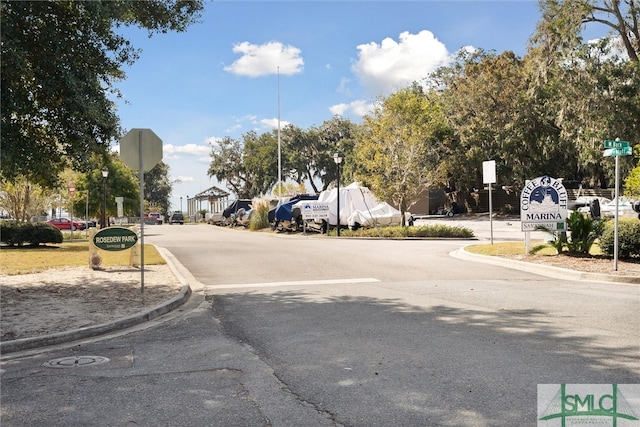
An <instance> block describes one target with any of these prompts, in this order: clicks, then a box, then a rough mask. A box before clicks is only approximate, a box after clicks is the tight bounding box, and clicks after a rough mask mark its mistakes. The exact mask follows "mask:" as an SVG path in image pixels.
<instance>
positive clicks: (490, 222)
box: [489, 183, 493, 245]
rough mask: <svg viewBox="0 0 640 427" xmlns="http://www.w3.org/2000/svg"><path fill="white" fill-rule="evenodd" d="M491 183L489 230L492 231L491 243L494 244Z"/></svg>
mask: <svg viewBox="0 0 640 427" xmlns="http://www.w3.org/2000/svg"><path fill="white" fill-rule="evenodd" d="M491 187H493V185H491V183H489V231H490V233H491V244H492V245H493V202H492V198H491Z"/></svg>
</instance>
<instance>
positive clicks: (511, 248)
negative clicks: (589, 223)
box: [465, 240, 602, 256]
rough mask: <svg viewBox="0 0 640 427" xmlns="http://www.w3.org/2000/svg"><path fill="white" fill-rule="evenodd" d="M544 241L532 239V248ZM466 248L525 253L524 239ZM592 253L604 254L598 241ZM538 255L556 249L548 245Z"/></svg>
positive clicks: (488, 252) (481, 251) (487, 252)
mask: <svg viewBox="0 0 640 427" xmlns="http://www.w3.org/2000/svg"><path fill="white" fill-rule="evenodd" d="M543 243H544V241H542V240H532V241H531V249H533V248H535V247H536V246H538V245H541V244H543ZM465 250H467V251H468V252H471V253H474V254H480V255H493V256H500V255H524V254H525V250H524V241H518V242H500V243H494V244H493V245H491V244H482V245H470V246H466V247H465ZM590 254H591V255H602V251H600V248H599V247H598V245H597V243H594V244H593V246H592V247H591V251H590ZM536 255H539V256H553V255H556V250H555V249H554V248H552V247H551V246H548V247H546V248H544V249H541V250H539V251H538V252H536Z"/></svg>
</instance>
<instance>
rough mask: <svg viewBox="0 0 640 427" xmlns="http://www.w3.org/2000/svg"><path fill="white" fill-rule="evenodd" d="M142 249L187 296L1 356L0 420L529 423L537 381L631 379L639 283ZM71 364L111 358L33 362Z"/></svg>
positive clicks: (468, 266)
mask: <svg viewBox="0 0 640 427" xmlns="http://www.w3.org/2000/svg"><path fill="white" fill-rule="evenodd" d="M147 242H151V243H155V244H157V245H158V246H161V247H164V248H167V249H168V250H169V251H170V252H171V253H172V254H173V256H175V257H176V258H177V260H179V262H180V263H181V264H182V265H183V266H184V268H180V269H179V271H181V273H182V274H184V275H185V277H186V278H187V279H189V280H190V281H191V282H192V284H193V287H194V290H195V292H194V294H195V295H194V297H193V298H192V301H191V302H190V303H188V306H187V307H185V308H184V309H183V310H181V312H180V313H173V315H172V316H171V317H170V318H169V319H162V321H158V322H152V324H151V325H147V326H145V327H144V328H138V329H137V330H133V331H128V332H126V333H121V334H118V335H113V336H110V337H105V338H103V339H100V340H94V341H90V342H84V343H79V344H75V345H68V346H62V347H59V348H56V349H53V350H50V351H48V352H46V353H38V354H34V355H29V356H22V357H17V358H15V359H11V360H8V361H5V362H4V363H3V364H2V376H1V379H2V388H1V390H0V391H1V398H2V418H1V419H0V421H1V424H2V425H3V426H23V425H29V426H37V425H42V426H45V425H46V426H84V425H113V426H121V425H144V426H158V425H167V426H173V425H176V426H178V425H179V426H367V427H369V426H514V425H518V426H534V425H537V418H538V405H539V404H540V403H539V402H537V385H538V384H559V383H570V384H596V383H621V384H629V383H631V384H638V383H640V362H639V359H638V355H639V354H640V326H639V325H640V310H639V309H638V308H639V307H640V288H639V287H638V286H629V285H613V284H604V283H593V282H571V281H562V280H557V279H549V278H547V277H544V276H539V275H535V274H531V273H526V272H521V271H518V270H512V269H508V268H504V267H499V266H494V265H485V264H481V263H476V262H471V261H464V260H460V259H457V258H453V257H451V256H450V255H449V252H450V251H452V250H457V249H458V248H460V247H461V246H462V245H464V244H466V243H468V242H462V241H416V240H412V241H387V240H352V239H336V238H327V237H320V236H317V235H310V236H301V235H295V236H287V235H272V234H269V233H249V232H244V231H236V230H229V229H222V228H218V227H211V226H190V225H185V226H177V225H174V226H167V225H163V226H157V227H147ZM87 355H92V356H101V357H107V358H109V362H107V363H102V364H93V363H91V364H88V366H86V367H79V366H76V367H75V368H60V369H54V368H49V367H44V366H43V364H44V363H46V362H50V361H52V360H55V359H57V358H61V357H71V356H75V357H78V356H80V357H82V356H85V357H86V356H87ZM79 360H80V361H84V360H85V359H83V358H80V359H79ZM76 365H78V364H76ZM549 425H550V426H551V425H553V424H549Z"/></svg>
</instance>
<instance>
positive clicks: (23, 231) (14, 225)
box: [0, 221, 62, 246]
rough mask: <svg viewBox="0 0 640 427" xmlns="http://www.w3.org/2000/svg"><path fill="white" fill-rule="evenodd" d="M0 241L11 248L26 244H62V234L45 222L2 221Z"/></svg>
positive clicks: (0, 224)
mask: <svg viewBox="0 0 640 427" xmlns="http://www.w3.org/2000/svg"><path fill="white" fill-rule="evenodd" d="M0 240H1V241H2V242H4V243H6V244H8V245H10V246H15V245H17V246H22V245H23V244H25V243H29V244H30V245H31V246H38V245H40V244H42V243H62V232H61V231H60V230H58V229H57V228H56V227H54V226H53V225H51V224H47V223H43V222H35V223H32V222H16V221H2V223H0Z"/></svg>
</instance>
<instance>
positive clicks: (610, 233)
mask: <svg viewBox="0 0 640 427" xmlns="http://www.w3.org/2000/svg"><path fill="white" fill-rule="evenodd" d="M614 226H615V224H614V221H613V220H609V221H607V222H606V223H605V225H604V230H603V232H602V236H600V249H601V250H602V252H604V253H606V254H608V255H613V247H614V244H615V241H614V240H615V236H614V231H615V230H614ZM618 256H620V257H621V258H630V257H638V256H640V219H635V218H620V219H619V220H618Z"/></svg>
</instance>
